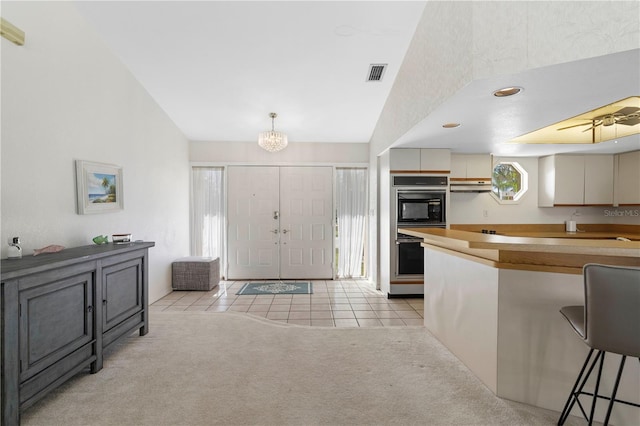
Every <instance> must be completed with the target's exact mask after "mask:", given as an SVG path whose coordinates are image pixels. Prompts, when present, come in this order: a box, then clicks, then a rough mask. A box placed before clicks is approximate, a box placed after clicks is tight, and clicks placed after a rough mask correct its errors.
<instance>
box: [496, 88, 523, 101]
mask: <svg viewBox="0 0 640 426" xmlns="http://www.w3.org/2000/svg"><path fill="white" fill-rule="evenodd" d="M522 90H523V89H522V87H518V86H512V87H503V88H502V89H498V90H496V91H495V92H493V96H497V97H498V98H504V97H505V96H512V95H515V94H518V93H520V92H522Z"/></svg>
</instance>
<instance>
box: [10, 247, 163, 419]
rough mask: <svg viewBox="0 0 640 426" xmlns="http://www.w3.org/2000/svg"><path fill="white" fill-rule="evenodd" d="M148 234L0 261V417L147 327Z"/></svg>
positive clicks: (92, 365) (13, 415) (96, 365)
mask: <svg viewBox="0 0 640 426" xmlns="http://www.w3.org/2000/svg"><path fill="white" fill-rule="evenodd" d="M154 246H155V243H153V242H136V243H127V244H113V243H111V244H105V245H91V246H83V247H75V248H69V249H65V250H63V251H61V252H58V253H51V254H41V255H39V256H25V257H23V258H22V259H3V260H2V261H0V274H1V276H2V280H1V288H0V297H1V299H0V309H1V312H2V322H1V323H0V355H1V356H2V366H1V369H2V371H1V373H2V384H1V386H0V392H1V397H2V404H1V405H0V410H1V411H0V421H1V424H2V425H7V426H8V425H18V424H19V423H20V411H21V410H24V409H26V408H28V407H30V406H31V405H33V404H34V403H35V402H36V401H38V400H39V399H40V398H42V397H43V396H45V395H46V394H47V393H48V392H49V391H51V390H53V389H55V388H56V387H57V386H59V385H60V384H62V383H64V382H65V381H66V380H68V379H69V378H71V377H72V376H74V375H75V374H77V373H79V372H80V371H83V370H84V369H89V371H90V372H91V373H97V372H98V371H100V369H102V363H103V355H102V354H103V350H104V349H105V348H106V347H107V346H109V345H110V344H111V343H114V342H116V341H117V340H118V339H120V338H123V337H126V336H129V335H130V334H131V333H133V332H135V331H137V330H138V331H139V334H140V336H144V335H145V334H147V332H148V305H149V300H148V275H149V274H148V264H149V263H148V256H149V253H148V252H149V248H150V247H154Z"/></svg>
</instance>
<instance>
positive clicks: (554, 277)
mask: <svg viewBox="0 0 640 426" xmlns="http://www.w3.org/2000/svg"><path fill="white" fill-rule="evenodd" d="M478 228H480V226H478ZM482 228H487V230H495V232H496V234H495V235H492V234H484V233H481V232H479V231H480V229H475V228H473V227H471V228H467V229H469V230H460V229H417V228H413V229H403V230H402V231H401V232H403V233H406V234H408V235H412V236H416V237H420V238H423V243H422V246H423V247H424V257H425V264H424V267H425V278H424V305H425V306H424V323H425V326H426V328H427V329H428V330H429V331H430V332H431V333H432V334H433V335H434V336H435V337H436V338H438V339H439V340H440V341H441V342H442V343H443V344H444V345H445V346H446V347H447V348H449V350H451V352H452V353H453V354H455V355H456V356H457V357H458V358H459V359H460V360H461V361H462V362H463V363H465V365H467V367H469V369H470V370H472V371H473V372H474V374H475V375H476V376H477V377H478V378H479V379H480V380H482V381H483V382H484V384H485V385H486V386H487V387H488V388H489V389H491V391H493V392H494V393H495V394H496V395H498V396H500V397H503V398H507V399H511V400H514V401H519V402H524V403H527V404H531V405H535V406H538V407H543V408H548V409H552V410H556V411H560V410H561V409H562V406H563V404H564V401H565V400H566V397H567V395H568V394H569V391H570V390H571V387H572V385H573V382H574V381H575V378H576V377H577V375H578V371H579V369H580V366H581V365H582V362H583V361H584V358H585V356H586V354H587V352H588V348H587V346H586V345H585V344H584V343H582V342H581V341H580V339H579V338H578V337H577V335H575V333H574V332H573V331H572V330H571V327H570V326H569V325H568V324H567V322H566V321H565V320H564V319H563V318H562V316H561V315H560V313H559V310H560V308H561V307H562V306H567V305H582V304H584V290H583V282H582V275H581V270H582V266H583V265H584V264H586V263H604V264H613V265H626V266H640V241H637V240H640V235H639V233H638V231H637V227H634V226H629V227H626V228H622V229H615V228H614V227H610V229H597V230H595V231H593V230H588V229H587V231H588V232H594V236H593V238H573V237H574V236H573V235H562V234H563V233H562V231H561V230H558V229H553V228H552V229H547V228H544V226H540V227H536V226H533V227H532V226H528V227H527V228H522V229H518V227H517V226H509V225H483V226H482ZM472 231H476V232H472ZM538 232H539V234H538ZM550 233H551V234H553V233H556V235H560V236H562V238H549V237H548V235H549V234H550ZM522 234H524V235H527V236H518V235H522ZM534 235H540V236H541V237H540V238H536V237H535V236H534ZM617 236H620V237H624V238H627V239H629V240H636V241H618V240H616V239H615V238H616V237H617ZM565 237H567V238H565ZM580 237H582V235H580ZM617 360H618V356H617V355H611V356H609V358H608V361H609V362H610V363H607V362H605V371H604V376H603V385H602V386H605V389H611V386H612V383H613V380H614V379H615V372H616V365H614V364H615V363H616V362H617ZM619 398H621V399H626V400H630V401H640V368H639V365H638V363H637V362H636V363H631V362H630V363H627V366H626V368H625V373H624V377H623V380H622V383H621V385H620V390H619ZM600 408H606V404H600ZM575 413H576V412H575V410H574V414H575ZM598 414H599V416H598V417H599V419H600V420H602V418H603V417H604V415H603V413H597V415H598ZM611 423H612V424H640V410H638V409H637V408H635V407H629V406H624V405H622V404H618V405H617V406H616V408H615V409H614V412H613V413H612V418H611Z"/></svg>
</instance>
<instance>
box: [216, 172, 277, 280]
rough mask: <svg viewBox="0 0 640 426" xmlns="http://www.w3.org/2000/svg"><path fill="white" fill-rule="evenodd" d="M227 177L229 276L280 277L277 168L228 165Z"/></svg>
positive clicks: (238, 277) (237, 277)
mask: <svg viewBox="0 0 640 426" xmlns="http://www.w3.org/2000/svg"><path fill="white" fill-rule="evenodd" d="M228 178H229V179H228V186H227V189H228V191H227V194H228V195H227V206H228V207H227V220H228V227H229V228H228V233H227V256H228V259H229V270H228V276H229V278H230V279H242V278H264V279H275V278H279V276H280V246H279V238H278V237H279V232H280V229H279V228H280V225H279V223H280V222H279V219H278V216H279V210H280V207H279V206H278V202H279V201H278V200H279V197H280V195H279V194H280V186H279V170H278V167H229V168H228Z"/></svg>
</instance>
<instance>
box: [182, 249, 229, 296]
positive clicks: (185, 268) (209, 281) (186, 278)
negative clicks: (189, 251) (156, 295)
mask: <svg viewBox="0 0 640 426" xmlns="http://www.w3.org/2000/svg"><path fill="white" fill-rule="evenodd" d="M219 281H220V259H219V258H217V257H216V258H212V257H195V256H192V257H183V258H180V259H177V260H175V261H174V262H173V264H172V265H171V286H172V288H173V289H174V290H200V291H209V290H211V289H213V288H214V287H215V286H217V285H218V282H219Z"/></svg>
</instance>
